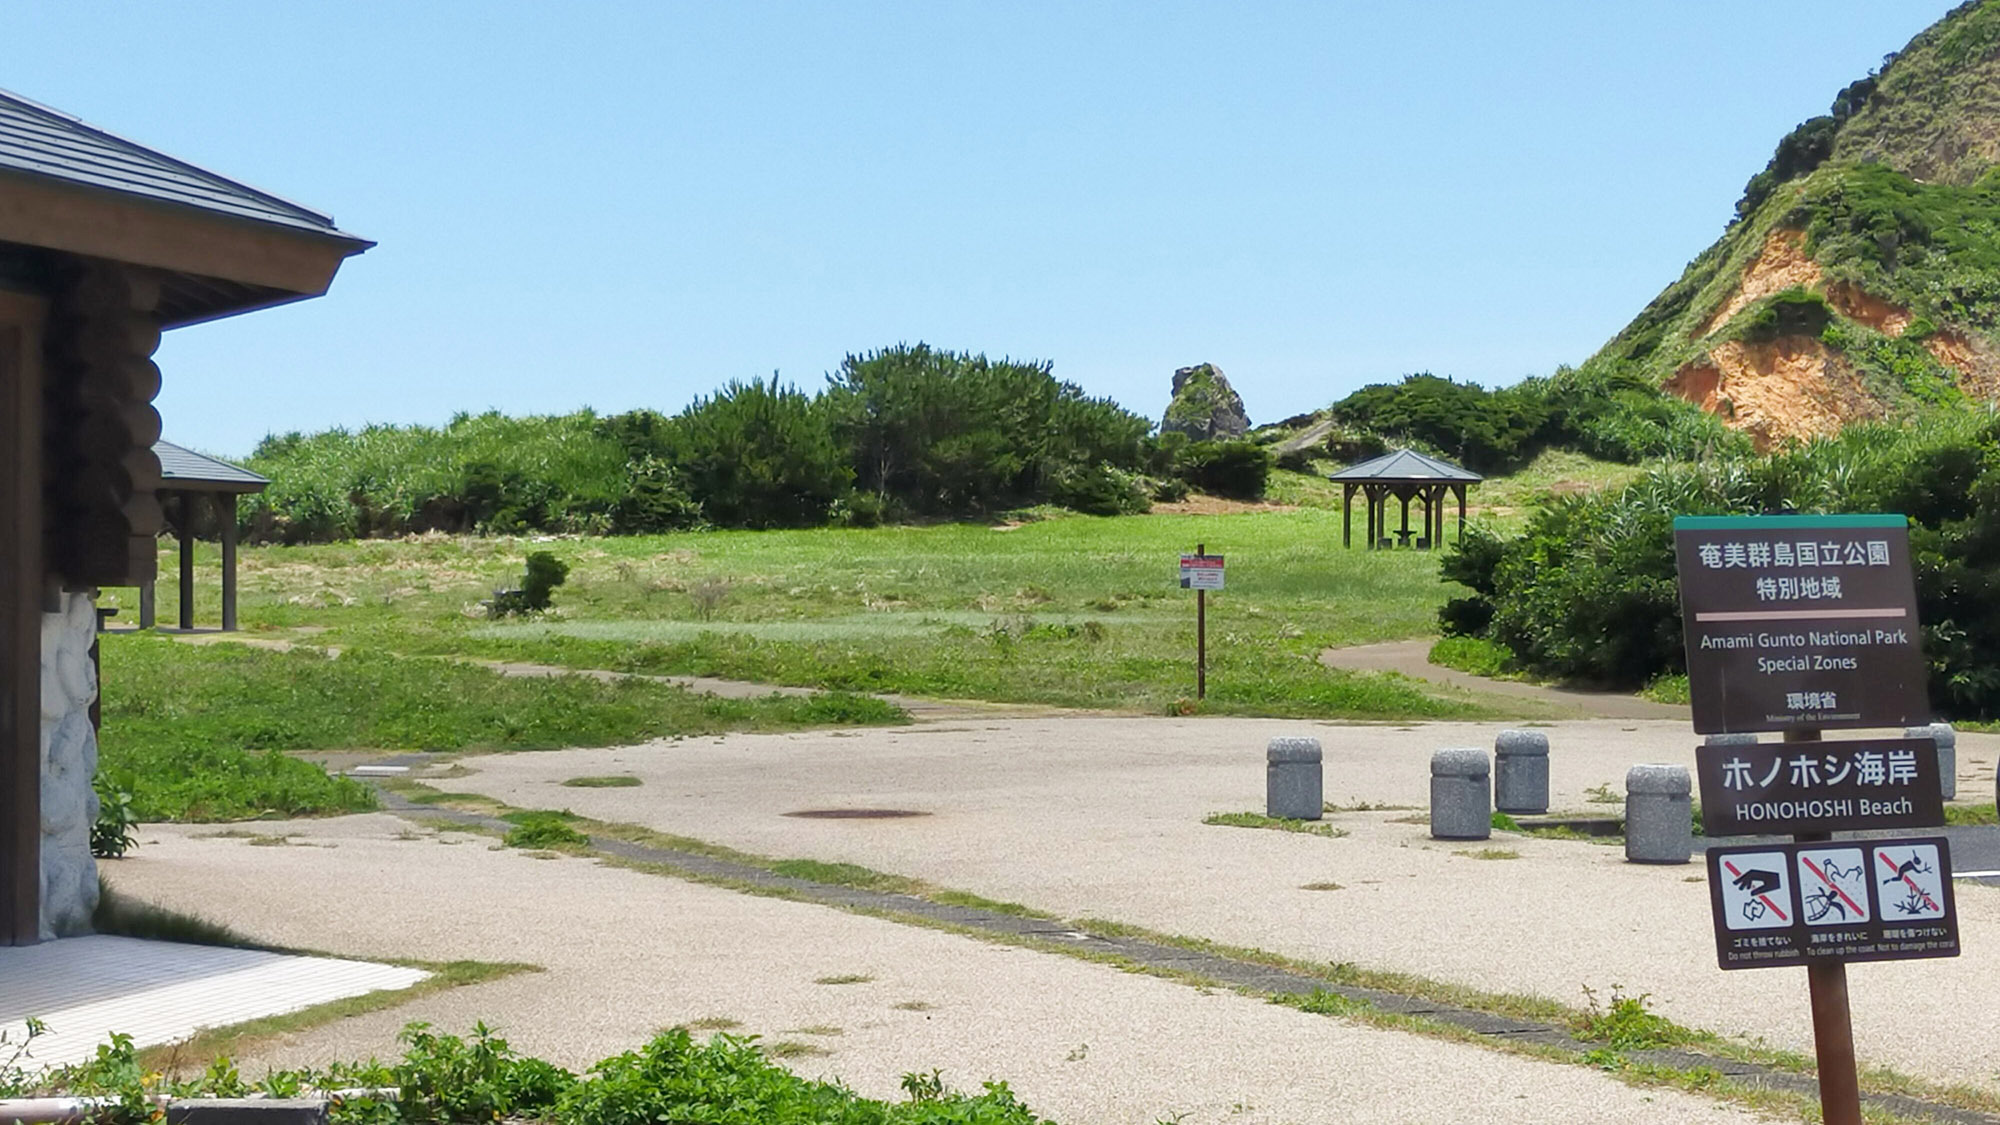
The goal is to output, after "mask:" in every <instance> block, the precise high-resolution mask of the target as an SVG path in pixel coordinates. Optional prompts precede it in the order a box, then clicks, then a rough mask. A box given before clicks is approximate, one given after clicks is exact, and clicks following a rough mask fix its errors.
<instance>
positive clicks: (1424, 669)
mask: <svg viewBox="0 0 2000 1125" xmlns="http://www.w3.org/2000/svg"><path fill="white" fill-rule="evenodd" d="M1434 641H1435V638H1431V637H1423V638H1419V639H1417V640H1412V641H1385V642H1383V643H1381V644H1372V645H1354V646H1352V647H1348V648H1330V649H1326V650H1324V651H1323V652H1321V653H1320V654H1319V662H1320V663H1321V664H1324V665H1326V666H1327V667H1329V668H1339V669H1343V670H1346V671H1350V672H1401V673H1402V674H1403V675H1405V676H1409V677H1411V678H1412V679H1417V680H1427V681H1429V682H1431V683H1434V684H1447V685H1449V686H1451V687H1455V688H1462V689H1464V690H1466V691H1470V692H1474V693H1476V694H1479V695H1486V696H1496V695H1497V696H1504V697H1506V698H1507V699H1509V700H1523V699H1525V700H1532V701H1534V702H1536V703H1541V704H1546V705H1547V706H1550V707H1552V708H1555V709H1556V713H1557V714H1566V715H1570V716H1573V717H1576V718H1586V719H1677V720H1679V721H1680V722H1683V723H1685V722H1687V721H1688V709H1687V708H1686V707H1685V706H1683V705H1681V704H1675V703H1655V702H1653V701H1652V700H1650V699H1641V698H1639V697H1638V696H1636V695H1622V694H1619V693H1618V692H1608V691H1582V690H1579V689H1576V688H1562V687H1547V686H1544V685H1542V684H1530V683H1522V682H1521V681H1519V680H1495V679H1491V678H1489V677H1486V676H1475V675H1473V674H1472V673H1470V672H1461V671H1459V670H1458V669H1456V668H1446V667H1443V666H1441V665H1437V664H1432V663H1431V662H1430V651H1431V645H1432V644H1433V643H1434Z"/></svg>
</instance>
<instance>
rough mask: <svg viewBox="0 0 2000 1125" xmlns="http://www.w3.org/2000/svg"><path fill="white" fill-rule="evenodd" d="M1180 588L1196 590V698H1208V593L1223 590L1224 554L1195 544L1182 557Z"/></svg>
mask: <svg viewBox="0 0 2000 1125" xmlns="http://www.w3.org/2000/svg"><path fill="white" fill-rule="evenodd" d="M1181 589H1183V590H1193V591H1194V697H1195V698H1196V699H1207V698H1208V592H1209V591H1210V590H1220V589H1222V556H1221V555H1211V554H1209V553H1208V544H1206V543H1197V544H1195V545H1194V554H1192V555H1182V556H1181Z"/></svg>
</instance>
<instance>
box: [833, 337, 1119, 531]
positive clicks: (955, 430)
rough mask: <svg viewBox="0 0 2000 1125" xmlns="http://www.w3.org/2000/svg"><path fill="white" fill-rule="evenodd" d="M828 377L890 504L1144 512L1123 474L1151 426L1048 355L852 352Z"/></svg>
mask: <svg viewBox="0 0 2000 1125" xmlns="http://www.w3.org/2000/svg"><path fill="white" fill-rule="evenodd" d="M827 382H828V386H827V391H826V394H825V395H824V396H823V400H824V402H825V404H826V410H827V412H828V415H829V417H830V418H831V419H832V425H833V428H834V431H835V433H836V434H837V435H838V437H839V439H840V441H841V442H842V444H843V445H844V446H845V449H846V455H847V457H848V459H849V464H850V465H851V466H852V468H853V471H854V479H855V482H856V485H857V487H858V488H859V489H860V490H861V491H863V492H865V493H873V494H875V495H876V496H878V497H881V498H882V500H883V501H884V502H885V503H888V504H894V505H896V506H899V507H901V508H903V509H905V510H907V511H910V512H913V513H917V514H920V515H941V516H963V515H975V514H982V513H986V512H992V511H996V510H1000V509H1004V508H1008V507H1018V506H1028V505H1033V504H1039V503H1046V502H1054V503H1058V504H1063V505H1065V506H1072V507H1074V506H1078V505H1082V507H1081V508H1080V509H1079V510H1088V511H1093V512H1098V513H1102V514H1114V513H1117V512H1127V511H1134V510H1143V509H1142V508H1137V507H1136V504H1137V503H1138V502H1139V501H1140V500H1142V499H1143V497H1138V496H1137V495H1136V493H1132V494H1131V495H1128V493H1131V492H1132V490H1131V489H1130V487H1129V486H1130V484H1131V482H1130V480H1129V478H1121V477H1119V476H1117V475H1115V474H1118V473H1132V472H1136V471H1138V470H1140V469H1141V468H1143V467H1144V455H1145V452H1146V449H1145V438H1146V432H1147V430H1148V429H1149V423H1148V422H1147V421H1146V420H1145V419H1143V418H1140V417H1139V416H1137V415H1135V414H1132V413H1130V412H1128V411H1126V410H1124V409H1122V408H1120V407H1119V406H1118V405H1117V404H1116V403H1114V402H1112V401H1111V400H1109V399H1097V398H1091V397H1089V396H1087V395H1085V394H1084V393H1083V391H1082V390H1081V389H1080V388H1078V387H1076V386H1075V385H1073V384H1070V383H1064V382H1059V381H1058V380H1057V379H1056V378H1055V376H1054V375H1053V374H1052V369H1051V366H1050V365H1049V364H1048V363H1045V362H1022V361H1017V360H1008V359H1001V360H989V359H987V358H986V357H985V356H983V355H967V354H960V353H956V352H950V351H943V350H939V349H934V348H931V347H930V346H928V345H925V344H916V345H914V346H912V345H898V346H896V347H893V348H884V349H882V350H880V351H875V352H871V353H868V354H866V355H858V356H857V355H851V356H848V357H847V359H846V360H845V362H843V363H842V364H841V367H840V370H839V371H837V372H835V373H834V374H832V375H830V376H828V379H827ZM1072 501H1074V502H1075V503H1072Z"/></svg>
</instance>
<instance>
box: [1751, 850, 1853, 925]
mask: <svg viewBox="0 0 2000 1125" xmlns="http://www.w3.org/2000/svg"><path fill="white" fill-rule="evenodd" d="M1722 866H1724V867H1727V868H1728V869H1729V873H1730V874H1731V875H1734V876H1736V877H1737V878H1738V879H1741V878H1742V877H1743V873H1742V872H1741V871H1738V870H1736V865H1735V864H1733V863H1731V862H1729V861H1728V860H1726V859H1725V860H1723V861H1722ZM1841 897H1843V898H1845V897H1846V896H1845V895H1843V896H1841ZM1757 901H1759V902H1761V903H1763V904H1764V905H1765V906H1768V907H1770V908H1771V913H1773V914H1776V915H1777V916H1778V921H1780V922H1789V921H1791V919H1790V918H1788V917H1786V916H1785V912H1784V911H1783V910H1782V909H1780V908H1779V906H1778V904H1777V903H1775V902H1772V901H1771V896H1770V895H1758V896H1757Z"/></svg>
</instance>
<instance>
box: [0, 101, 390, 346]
mask: <svg viewBox="0 0 2000 1125" xmlns="http://www.w3.org/2000/svg"><path fill="white" fill-rule="evenodd" d="M372 245H374V243H372V242H369V241H368V240H367V239H364V238H357V237H355V236H354V235H351V234H348V233H347V232H345V231H343V230H341V229H340V228H339V227H336V226H335V225H334V222H333V218H332V216H330V215H325V214H322V213H320V212H318V211H314V210H312V209H311V208H308V207H302V206H300V205H298V204H296V203H293V202H291V201H289V200H286V199H282V198H279V197H278V196H275V195H272V194H271V193H269V192H266V191H260V190H258V189H256V188H253V187H250V186H249V185H247V184H244V183H241V182H239V181H237V180H232V179H229V178H227V177H225V176H221V175H217V174H216V173H214V172H210V171H208V170H206V169H204V168H199V167H197V166H195V165H193V164H190V163H188V162H187V161H184V160H180V159H177V158H175V157H172V156H168V155H167V154H166V153H163V152H160V151H158V150H156V149H151V148H147V147H146V146H144V145H141V144H138V143H136V142H133V141H129V140H126V139H125V138H123V137H120V136H118V135H116V134H114V133H111V132H108V131H106V130H104V129H100V128H98V127H97V126H95V125H91V124H88V123H87V122H84V121H82V120H79V119H78V118H75V117H72V116H70V115H69V114H66V113H63V112H61V111H59V110H55V109H51V108H49V107H48V106H45V105H42V104H40V103H38V102H34V101H30V100H29V99H27V98H24V97H21V96H20V95H18V94H13V93H9V92H7V91H5V90H0V280H5V281H7V282H9V283H11V284H12V285H14V286H16V287H19V286H22V285H26V286H28V287H29V288H31V289H33V288H36V287H39V286H40V285H42V284H43V283H45V282H46V279H47V278H48V277H50V276H52V275H53V273H54V271H55V269H56V267H57V265H58V264H59V263H60V261H61V260H62V258H63V256H64V255H72V254H74V255H84V256H88V257H93V258H103V259H109V260H111V261H115V262H122V263H127V264H130V265H137V266H148V267H152V268H154V269H157V270H160V271H163V272H162V273H161V275H160V279H161V282H162V286H161V298H160V303H159V305H158V307H157V308H156V309H155V310H154V311H155V313H156V315H158V317H159V319H160V322H161V324H162V326H163V327H167V328H172V327H176V326H179V325H183V324H193V323H196V322H199V321H203V320H211V319H214V318H216V317H221V316H230V315H234V314H236V313H240V312H248V311H250V310H251V309H258V308H266V307H268V306H271V305H276V304H282V303H284V302H286V301H295V300H298V299H300V298H301V297H313V296H318V295H319V294H321V293H324V292H325V291H326V288H327V286H328V285H329V284H330V283H331V282H332V280H333V275H334V273H335V272H336V271H337V270H338V269H339V267H340V263H341V261H342V260H343V259H345V258H347V257H350V256H352V255H354V254H358V253H361V252H362V251H364V250H366V249H368V248H369V247H370V246H372Z"/></svg>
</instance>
